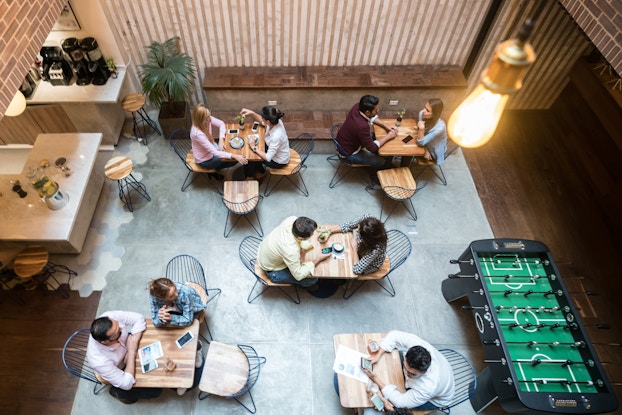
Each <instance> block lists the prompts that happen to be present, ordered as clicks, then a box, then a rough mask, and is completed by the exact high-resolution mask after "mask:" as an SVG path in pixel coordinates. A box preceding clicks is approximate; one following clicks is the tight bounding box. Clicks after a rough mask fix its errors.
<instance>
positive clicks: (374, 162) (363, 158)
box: [346, 150, 393, 170]
mask: <svg viewBox="0 0 622 415" xmlns="http://www.w3.org/2000/svg"><path fill="white" fill-rule="evenodd" d="M346 160H348V162H350V163H352V164H369V165H370V166H371V167H372V168H373V169H374V170H380V169H382V168H386V166H387V164H388V163H391V161H392V160H393V157H387V158H385V157H382V156H379V155H378V154H374V153H370V152H369V151H365V150H361V151H359V152H358V153H356V154H350V155H349V156H346Z"/></svg>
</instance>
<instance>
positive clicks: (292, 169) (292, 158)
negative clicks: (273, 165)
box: [270, 148, 302, 176]
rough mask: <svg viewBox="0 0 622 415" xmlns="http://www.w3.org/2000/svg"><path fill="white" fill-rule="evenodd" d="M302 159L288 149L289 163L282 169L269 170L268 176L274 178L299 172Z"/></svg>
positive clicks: (292, 150)
mask: <svg viewBox="0 0 622 415" xmlns="http://www.w3.org/2000/svg"><path fill="white" fill-rule="evenodd" d="M301 165H302V158H301V157H300V155H299V154H298V153H297V152H296V150H294V149H293V148H290V149H289V163H287V166H285V167H283V168H282V169H270V174H273V175H275V176H289V175H290V174H294V173H296V172H297V171H298V170H300V167H301Z"/></svg>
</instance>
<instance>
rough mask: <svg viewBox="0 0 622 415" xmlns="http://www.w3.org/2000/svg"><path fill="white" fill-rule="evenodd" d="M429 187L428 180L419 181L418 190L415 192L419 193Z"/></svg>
mask: <svg viewBox="0 0 622 415" xmlns="http://www.w3.org/2000/svg"><path fill="white" fill-rule="evenodd" d="M427 185H428V181H427V180H419V181H418V182H417V188H416V189H415V191H416V192H418V191H419V190H421V189H423V188H424V187H426V186H427Z"/></svg>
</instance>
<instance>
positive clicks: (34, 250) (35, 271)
mask: <svg viewBox="0 0 622 415" xmlns="http://www.w3.org/2000/svg"><path fill="white" fill-rule="evenodd" d="M48 258H49V255H48V251H47V249H45V248H44V247H43V246H40V245H34V246H29V247H28V248H26V249H24V250H22V251H21V252H20V253H19V254H17V256H16V257H15V259H14V260H13V272H15V274H16V275H17V276H18V277H20V278H21V279H22V281H23V282H24V283H28V282H31V281H34V283H35V284H36V285H44V284H45V285H47V286H48V287H50V288H51V289H53V290H54V291H56V292H58V293H59V294H60V295H61V296H62V297H63V298H69V292H67V290H65V289H64V288H63V285H62V284H61V283H60V282H59V281H58V280H57V279H56V276H55V274H56V272H58V271H59V269H60V268H63V271H62V272H64V273H66V274H67V275H68V276H69V279H68V282H67V283H69V280H70V279H71V277H72V276H75V275H78V274H77V273H76V272H75V271H72V270H70V269H69V268H67V267H66V266H64V265H57V264H53V263H51V262H49V261H48ZM50 278H51V279H53V280H54V282H56V287H54V286H53V285H52V284H50V281H49V280H50Z"/></svg>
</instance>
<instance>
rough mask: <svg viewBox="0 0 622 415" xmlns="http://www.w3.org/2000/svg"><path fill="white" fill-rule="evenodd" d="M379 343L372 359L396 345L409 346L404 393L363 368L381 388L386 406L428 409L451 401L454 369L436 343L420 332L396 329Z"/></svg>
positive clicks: (376, 358)
mask: <svg viewBox="0 0 622 415" xmlns="http://www.w3.org/2000/svg"><path fill="white" fill-rule="evenodd" d="M379 345H380V349H379V350H378V351H377V352H375V353H372V354H371V357H370V359H369V360H371V362H372V363H376V362H378V360H379V359H380V357H381V356H382V355H383V354H384V353H385V352H391V350H393V349H399V350H408V351H407V352H406V356H405V357H404V368H403V370H404V385H405V386H406V392H404V393H402V392H400V391H399V390H397V386H395V385H390V384H386V383H385V382H384V381H383V380H382V379H380V378H379V377H378V376H377V375H376V374H375V373H373V372H371V371H369V370H365V369H363V370H364V371H365V373H366V374H367V376H369V378H370V379H371V381H372V382H374V383H375V384H377V385H378V387H379V388H380V390H381V391H382V395H383V397H384V399H386V400H387V401H388V403H389V404H390V405H387V406H389V407H390V406H393V407H395V408H408V409H417V410H426V409H436V408H441V407H443V406H446V405H449V404H450V403H451V399H452V398H453V395H454V390H455V387H454V377H453V371H452V369H451V365H450V364H449V362H448V361H447V359H446V358H445V356H443V355H442V354H441V353H440V352H439V351H438V350H437V349H436V348H435V347H434V346H432V345H431V344H430V343H428V342H426V341H425V340H423V339H422V338H421V337H419V336H416V335H414V334H410V333H405V332H403V331H396V330H393V331H390V332H389V333H388V334H387V335H386V337H385V338H384V339H382V340H381V341H380V343H379ZM385 404H386V402H385ZM365 413H366V414H367V413H368V411H367V410H365Z"/></svg>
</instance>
